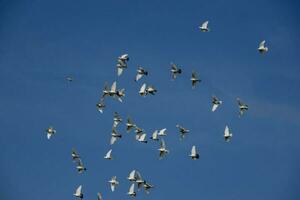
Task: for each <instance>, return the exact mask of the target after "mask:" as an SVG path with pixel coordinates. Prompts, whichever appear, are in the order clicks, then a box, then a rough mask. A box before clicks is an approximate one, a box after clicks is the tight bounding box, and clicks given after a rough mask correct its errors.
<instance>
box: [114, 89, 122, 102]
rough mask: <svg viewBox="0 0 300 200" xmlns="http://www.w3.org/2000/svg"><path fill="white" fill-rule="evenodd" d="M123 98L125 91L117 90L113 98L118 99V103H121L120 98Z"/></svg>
mask: <svg viewBox="0 0 300 200" xmlns="http://www.w3.org/2000/svg"><path fill="white" fill-rule="evenodd" d="M124 96H125V89H124V88H123V89H120V90H117V93H116V95H115V96H114V97H116V98H117V99H118V101H120V102H121V103H122V102H123V100H122V97H124Z"/></svg>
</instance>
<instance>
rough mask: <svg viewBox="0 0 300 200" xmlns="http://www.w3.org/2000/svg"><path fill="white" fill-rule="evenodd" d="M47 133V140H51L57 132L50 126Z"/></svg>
mask: <svg viewBox="0 0 300 200" xmlns="http://www.w3.org/2000/svg"><path fill="white" fill-rule="evenodd" d="M46 133H47V138H48V139H50V138H51V136H52V135H54V134H55V133H56V130H55V129H54V128H53V127H52V126H50V127H49V128H47V129H46Z"/></svg>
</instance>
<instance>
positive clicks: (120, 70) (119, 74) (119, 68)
mask: <svg viewBox="0 0 300 200" xmlns="http://www.w3.org/2000/svg"><path fill="white" fill-rule="evenodd" d="M122 72H123V68H121V67H118V76H121V74H122Z"/></svg>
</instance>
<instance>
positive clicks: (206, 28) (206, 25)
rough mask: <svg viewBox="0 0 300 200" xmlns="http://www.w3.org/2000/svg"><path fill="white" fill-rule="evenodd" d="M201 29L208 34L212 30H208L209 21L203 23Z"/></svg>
mask: <svg viewBox="0 0 300 200" xmlns="http://www.w3.org/2000/svg"><path fill="white" fill-rule="evenodd" d="M199 29H200V30H201V31H202V32H208V31H210V29H209V28H208V21H205V22H203V24H202V25H201V26H199Z"/></svg>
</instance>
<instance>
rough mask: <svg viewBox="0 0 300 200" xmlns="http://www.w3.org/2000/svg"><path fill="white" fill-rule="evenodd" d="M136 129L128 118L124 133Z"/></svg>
mask: <svg viewBox="0 0 300 200" xmlns="http://www.w3.org/2000/svg"><path fill="white" fill-rule="evenodd" d="M134 127H136V125H135V124H134V123H133V121H132V120H131V118H130V117H128V118H127V123H126V131H127V132H129V131H131V129H132V128H134Z"/></svg>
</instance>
